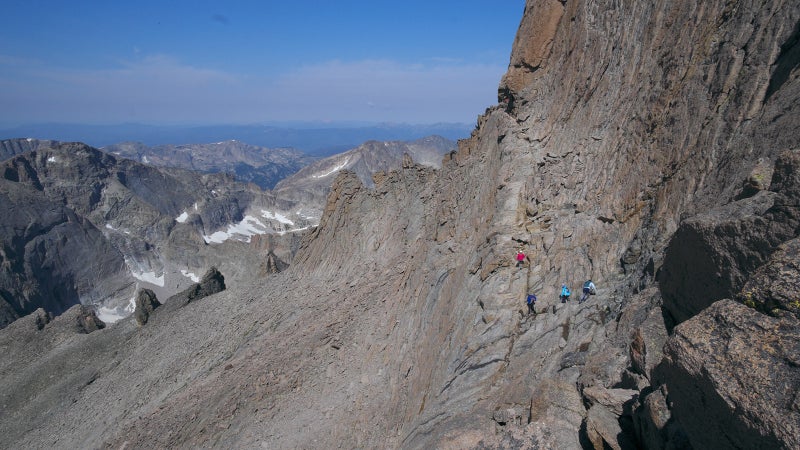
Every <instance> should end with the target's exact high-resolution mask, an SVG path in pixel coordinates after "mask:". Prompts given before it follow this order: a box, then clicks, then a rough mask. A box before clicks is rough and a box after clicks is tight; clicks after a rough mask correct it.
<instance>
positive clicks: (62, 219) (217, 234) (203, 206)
mask: <svg viewBox="0 0 800 450" xmlns="http://www.w3.org/2000/svg"><path fill="white" fill-rule="evenodd" d="M455 148H456V143H455V142H453V141H451V140H448V139H445V138H443V137H440V136H429V137H426V138H423V139H418V140H416V141H413V142H401V141H391V142H379V141H369V142H366V143H364V144H362V145H360V146H358V147H356V148H354V149H352V150H349V151H347V152H345V153H342V154H340V155H334V156H330V157H328V158H323V159H319V158H312V157H308V156H306V155H304V154H303V153H302V152H300V151H297V150H295V149H285V148H284V149H268V148H264V147H257V146H253V145H249V144H245V143H243V142H240V141H226V142H216V143H212V144H190V145H162V146H156V147H148V146H146V145H144V144H141V143H122V144H117V145H112V146H109V147H107V148H105V149H103V150H104V151H101V150H98V149H95V148H92V147H89V146H87V145H85V144H82V143H62V142H58V141H45V140H41V141H40V140H36V139H31V138H26V139H10V140H3V141H0V210H2V211H4V212H5V213H6V214H4V215H3V217H0V328H3V327H4V326H5V325H7V324H8V323H10V322H12V321H14V320H15V319H17V318H18V317H21V316H24V315H26V314H30V313H32V312H33V311H35V310H36V309H37V308H40V307H42V308H44V309H45V310H46V311H47V312H48V313H50V314H55V315H57V314H60V313H62V312H64V311H65V310H67V309H68V308H69V307H71V306H72V305H74V304H77V303H82V304H92V305H95V307H96V308H97V310H98V312H99V313H100V317H101V319H102V320H111V321H113V320H116V319H117V318H120V317H123V316H125V315H127V314H130V312H131V311H132V307H133V306H132V305H133V300H132V299H133V298H134V294H135V292H136V290H137V289H138V288H140V287H147V288H150V289H153V290H154V291H155V292H156V293H157V295H158V296H159V297H160V298H165V297H167V296H170V295H173V294H175V293H176V292H178V291H179V290H181V289H183V288H184V287H186V285H187V284H189V283H190V282H191V281H197V280H196V278H197V277H198V276H199V275H200V274H202V273H204V272H206V270H208V269H209V268H210V267H218V268H220V270H224V271H225V273H226V274H227V275H226V276H228V277H229V278H230V279H233V280H236V279H244V280H248V279H252V278H253V277H259V276H263V275H264V274H266V273H271V272H274V271H279V270H282V269H283V268H285V267H287V265H288V264H289V263H291V261H292V258H293V255H294V253H295V252H296V250H297V247H298V246H299V244H300V239H301V237H302V235H303V234H304V232H305V230H309V229H311V228H313V227H315V226H316V225H317V224H318V223H319V220H320V217H321V215H322V211H323V209H324V208H325V204H326V201H327V196H328V192H329V191H330V189H331V184H332V183H333V180H334V179H335V178H336V175H337V174H338V172H340V171H343V170H349V171H351V172H353V173H355V174H356V175H357V176H358V177H359V178H360V179H361V182H362V183H363V184H365V185H368V186H371V185H372V184H373V181H372V178H373V175H374V174H376V173H379V172H385V171H389V170H395V169H400V168H401V167H403V166H404V165H408V164H410V162H411V161H412V160H413V161H416V162H418V163H420V164H424V165H427V166H433V167H439V166H440V164H441V161H442V157H443V155H445V154H446V153H448V152H451V151H454V150H455ZM312 161H313V163H312ZM309 163H311V164H310V165H309ZM303 166H306V168H305V169H302V170H301V167H303ZM298 170H299V172H298ZM294 172H297V173H294ZM292 173H294V175H292V176H291V177H289V178H288V179H286V180H285V183H283V184H282V185H281V188H280V189H275V190H272V191H270V190H269V189H268V188H271V187H272V186H273V185H274V184H275V183H276V182H278V181H279V180H281V179H283V178H285V177H287V176H288V175H290V174H292ZM242 181H245V182H248V183H249V182H253V183H256V184H259V185H260V186H261V189H259V188H256V187H255V186H253V185H252V184H246V183H243V182H242ZM264 189H267V190H264ZM264 235H266V236H264Z"/></svg>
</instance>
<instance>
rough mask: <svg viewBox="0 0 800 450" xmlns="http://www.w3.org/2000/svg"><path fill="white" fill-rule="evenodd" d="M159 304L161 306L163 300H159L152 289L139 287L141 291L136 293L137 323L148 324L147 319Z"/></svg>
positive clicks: (134, 313)
mask: <svg viewBox="0 0 800 450" xmlns="http://www.w3.org/2000/svg"><path fill="white" fill-rule="evenodd" d="M159 306H161V302H159V301H158V298H156V294H155V293H154V292H153V291H151V290H150V289H139V292H138V293H137V294H136V309H135V310H134V312H133V316H134V317H135V318H136V323H138V324H139V325H140V326H141V325H144V324H146V323H147V319H149V318H150V314H152V313H153V311H154V310H155V309H156V308H158V307H159Z"/></svg>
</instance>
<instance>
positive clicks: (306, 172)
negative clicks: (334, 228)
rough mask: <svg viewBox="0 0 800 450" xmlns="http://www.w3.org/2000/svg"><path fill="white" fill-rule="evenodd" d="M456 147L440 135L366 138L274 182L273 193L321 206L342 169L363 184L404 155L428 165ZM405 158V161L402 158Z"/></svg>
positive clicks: (369, 183)
mask: <svg viewBox="0 0 800 450" xmlns="http://www.w3.org/2000/svg"><path fill="white" fill-rule="evenodd" d="M455 150H456V143H455V142H453V141H450V140H448V139H445V138H443V137H441V136H428V137H425V138H422V139H417V140H415V141H409V142H405V141H385V142H380V141H367V142H365V143H363V144H361V145H359V146H358V147H356V148H353V149H350V150H348V151H346V152H343V153H339V154H337V155H333V156H330V157H328V158H324V159H321V160H319V161H316V162H314V163H312V164H309V165H308V166H306V167H304V168H302V169H301V170H299V171H298V172H297V173H295V174H293V175H291V176H288V177H286V178H284V179H283V180H281V181H280V182H278V183H277V185H276V186H275V194H276V195H277V196H279V197H281V198H285V199H288V200H292V201H298V202H302V203H303V204H307V205H309V206H312V205H313V206H315V207H318V208H319V210H320V211H321V210H322V208H323V207H324V206H325V201H326V199H327V197H328V193H329V192H330V190H331V184H332V183H333V180H334V178H336V176H337V175H338V174H339V172H340V171H342V170H348V171H351V172H354V173H355V174H356V176H358V178H359V179H360V180H361V182H362V183H364V184H365V185H366V186H370V187H372V186H374V184H375V183H374V181H373V177H375V176H377V177H378V178H380V177H384V176H385V172H387V171H390V170H397V169H400V168H401V167H402V166H403V165H404V164H408V161H405V158H409V159H410V161H413V162H416V163H418V164H422V165H425V166H429V167H435V168H439V167H441V163H442V157H443V156H444V155H445V154H447V153H450V152H453V151H455ZM404 161H405V162H404Z"/></svg>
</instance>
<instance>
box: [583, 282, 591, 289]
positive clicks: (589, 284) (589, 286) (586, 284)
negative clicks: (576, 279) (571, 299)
mask: <svg viewBox="0 0 800 450" xmlns="http://www.w3.org/2000/svg"><path fill="white" fill-rule="evenodd" d="M583 288H584V289H591V288H592V280H589V281H587V282H586V283H583Z"/></svg>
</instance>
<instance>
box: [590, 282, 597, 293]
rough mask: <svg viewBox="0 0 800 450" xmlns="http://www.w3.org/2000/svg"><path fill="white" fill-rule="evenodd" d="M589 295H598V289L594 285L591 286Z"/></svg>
mask: <svg viewBox="0 0 800 450" xmlns="http://www.w3.org/2000/svg"><path fill="white" fill-rule="evenodd" d="M589 294H591V295H594V294H597V288H595V287H594V283H592V284H591V285H590V286H589Z"/></svg>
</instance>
